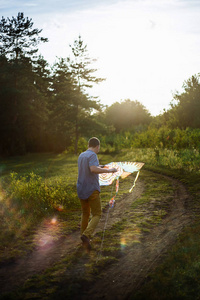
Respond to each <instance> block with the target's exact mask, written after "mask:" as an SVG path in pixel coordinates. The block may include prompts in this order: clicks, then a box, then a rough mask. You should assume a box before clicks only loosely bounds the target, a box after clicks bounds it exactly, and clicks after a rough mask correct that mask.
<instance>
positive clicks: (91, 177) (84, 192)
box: [77, 150, 100, 200]
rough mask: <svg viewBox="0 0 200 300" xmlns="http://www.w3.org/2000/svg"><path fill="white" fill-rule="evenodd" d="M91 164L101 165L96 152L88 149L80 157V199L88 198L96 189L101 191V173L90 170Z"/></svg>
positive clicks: (78, 186) (78, 187) (78, 182)
mask: <svg viewBox="0 0 200 300" xmlns="http://www.w3.org/2000/svg"><path fill="white" fill-rule="evenodd" d="M91 166H99V160H98V157H97V155H96V153H95V152H94V151H92V150H86V151H85V152H83V153H81V154H80V155H79V158H78V180H77V193H78V197H79V198H80V199H83V200H85V199H88V198H89V197H90V196H91V194H92V193H93V192H94V191H96V190H97V191H99V192H100V185H99V174H95V173H92V172H91V171H90V167H91Z"/></svg>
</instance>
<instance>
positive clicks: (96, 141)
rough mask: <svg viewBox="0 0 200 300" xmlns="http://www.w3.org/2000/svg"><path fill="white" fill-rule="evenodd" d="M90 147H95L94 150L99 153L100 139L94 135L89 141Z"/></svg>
mask: <svg viewBox="0 0 200 300" xmlns="http://www.w3.org/2000/svg"><path fill="white" fill-rule="evenodd" d="M88 147H89V148H93V150H94V152H96V153H98V152H99V148H100V140H99V139H98V138H96V137H92V138H91V139H89V141H88Z"/></svg>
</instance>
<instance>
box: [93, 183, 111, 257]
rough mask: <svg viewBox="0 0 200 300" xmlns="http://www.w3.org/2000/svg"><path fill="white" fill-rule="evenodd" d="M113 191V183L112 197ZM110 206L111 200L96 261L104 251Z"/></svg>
mask: <svg viewBox="0 0 200 300" xmlns="http://www.w3.org/2000/svg"><path fill="white" fill-rule="evenodd" d="M112 193H113V184H112V189H111V192H110V198H111V196H112ZM111 200H112V198H111ZM111 200H110V201H111ZM113 205H114V204H113ZM110 208H111V205H110V202H109V206H108V211H107V214H106V220H105V224H104V229H103V232H102V238H101V246H100V250H99V254H98V256H97V259H96V263H97V261H98V260H99V257H100V255H101V253H102V248H103V242H104V237H105V231H106V227H107V223H108V216H109V212H110Z"/></svg>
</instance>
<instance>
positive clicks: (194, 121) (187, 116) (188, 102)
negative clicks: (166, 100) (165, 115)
mask: <svg viewBox="0 0 200 300" xmlns="http://www.w3.org/2000/svg"><path fill="white" fill-rule="evenodd" d="M183 89H184V92H182V93H178V92H177V93H175V94H174V101H175V102H177V103H175V104H173V103H171V107H172V109H171V111H172V114H173V116H174V120H175V121H174V126H178V127H180V128H183V129H185V128H186V127H191V128H200V74H198V75H194V76H192V77H191V78H189V79H188V80H186V81H184V83H183Z"/></svg>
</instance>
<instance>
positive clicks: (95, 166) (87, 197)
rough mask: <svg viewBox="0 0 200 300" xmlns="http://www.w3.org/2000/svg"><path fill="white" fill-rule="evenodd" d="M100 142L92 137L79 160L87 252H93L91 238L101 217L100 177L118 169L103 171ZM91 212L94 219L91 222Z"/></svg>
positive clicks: (82, 227) (83, 232) (82, 217)
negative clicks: (99, 153)
mask: <svg viewBox="0 0 200 300" xmlns="http://www.w3.org/2000/svg"><path fill="white" fill-rule="evenodd" d="M99 149H100V141H99V139H98V138H96V137H92V138H91V139H90V140H89V142H88V149H87V150H86V151H85V152H82V153H81V154H80V156H79V158H78V181H77V193H78V197H79V199H80V202H81V209H82V215H81V240H82V242H83V246H84V247H85V248H86V250H87V251H90V250H91V245H90V238H91V236H92V234H93V233H94V230H95V228H96V227H97V224H98V223H99V220H100V217H101V199H100V195H99V194H100V186H99V175H98V174H100V173H113V172H117V169H115V168H112V169H103V168H102V166H99V160H98V157H97V153H98V152H99ZM90 212H91V214H92V218H91V220H90V222H89V217H90Z"/></svg>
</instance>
